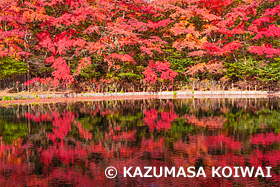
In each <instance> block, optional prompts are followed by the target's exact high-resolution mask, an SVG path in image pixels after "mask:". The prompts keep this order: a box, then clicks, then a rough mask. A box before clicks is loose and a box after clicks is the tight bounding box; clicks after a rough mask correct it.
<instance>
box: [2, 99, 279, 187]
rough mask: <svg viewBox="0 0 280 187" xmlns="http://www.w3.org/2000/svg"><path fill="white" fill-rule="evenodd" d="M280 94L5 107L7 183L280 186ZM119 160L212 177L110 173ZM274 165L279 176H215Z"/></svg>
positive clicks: (124, 163)
mask: <svg viewBox="0 0 280 187" xmlns="http://www.w3.org/2000/svg"><path fill="white" fill-rule="evenodd" d="M279 108H280V100H279V99H277V98H268V99H174V100H134V101H133V100H130V101H128V100H123V101H102V102H78V103H75V104H69V103H56V104H41V105H13V106H6V107H1V108H0V114H1V116H0V136H1V139H0V143H1V145H0V159H1V165H0V185H1V186H4V185H5V186H6V185H7V184H8V185H9V186H48V185H49V186H51V185H56V186H57V185H58V186H64V185H66V186H93V185H94V186H104V185H106V186H147V185H149V186H151V185H152V186H170V185H174V186H182V185H194V186H200V185H204V186H236V185H237V186H243V185H247V186H257V185H266V186H268V185H271V186H272V185H275V186H279V185H280V173H279V168H280V122H279V119H280V111H279ZM108 166H115V167H116V168H117V169H118V170H119V171H120V172H122V168H123V167H124V166H143V167H144V166H176V167H180V166H183V167H189V166H195V167H199V166H203V167H204V169H205V172H206V176H207V177H205V178H204V177H199V178H183V177H179V178H171V177H162V178H158V179H157V178H137V177H136V178H123V177H122V175H121V174H120V175H118V176H117V177H116V178H115V179H107V178H106V177H105V174H104V170H105V168H106V167H108ZM212 166H216V167H217V166H230V167H234V166H254V167H258V166H262V167H265V166H272V167H273V168H272V178H261V177H259V178H249V177H247V178H243V177H241V178H212V177H211V167H212Z"/></svg>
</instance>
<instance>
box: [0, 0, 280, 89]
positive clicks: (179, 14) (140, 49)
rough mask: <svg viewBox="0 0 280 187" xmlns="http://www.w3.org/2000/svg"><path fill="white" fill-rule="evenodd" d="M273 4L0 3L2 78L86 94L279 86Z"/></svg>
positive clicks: (277, 9) (264, 0)
mask: <svg viewBox="0 0 280 187" xmlns="http://www.w3.org/2000/svg"><path fill="white" fill-rule="evenodd" d="M279 14H280V1H279V0H256V1H252V0H244V1H242V0H195V1H194V0H180V1H179V0H169V1H168V0H154V1H147V0H2V1H1V2H0V79H7V78H11V77H15V76H17V75H22V74H26V76H27V79H28V80H27V81H26V82H25V83H24V85H25V86H28V87H29V88H30V89H33V90H37V91H39V90H41V91H47V90H68V89H73V90H78V91H79V90H80V91H93V92H105V91H107V92H124V91H162V90H179V89H181V90H186V89H190V90H198V89H199V90H217V89H220V90H227V89H232V88H233V87H235V88H237V89H243V90H245V89H246V90H247V89H249V90H250V89H252V90H253V89H257V90H263V89H269V90H273V89H274V90H277V89H279V87H280V85H279V84H280V57H279V56H280V44H279V37H280V26H279V25H280V16H279Z"/></svg>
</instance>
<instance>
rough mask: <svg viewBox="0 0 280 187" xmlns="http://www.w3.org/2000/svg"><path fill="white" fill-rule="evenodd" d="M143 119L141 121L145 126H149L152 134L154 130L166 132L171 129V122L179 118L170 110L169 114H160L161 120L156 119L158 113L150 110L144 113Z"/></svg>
mask: <svg viewBox="0 0 280 187" xmlns="http://www.w3.org/2000/svg"><path fill="white" fill-rule="evenodd" d="M144 115H145V117H144V118H143V121H144V122H145V124H147V125H149V127H150V131H151V132H153V131H154V129H157V130H162V129H164V130H168V129H170V128H171V122H172V121H174V120H175V119H177V118H178V117H179V115H177V114H176V113H175V112H173V111H172V110H170V111H169V112H161V113H160V115H161V119H158V113H157V111H156V110H155V109H150V110H148V111H144ZM157 119H158V120H157Z"/></svg>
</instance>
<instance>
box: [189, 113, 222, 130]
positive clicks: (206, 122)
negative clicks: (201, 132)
mask: <svg viewBox="0 0 280 187" xmlns="http://www.w3.org/2000/svg"><path fill="white" fill-rule="evenodd" d="M185 119H186V122H187V123H191V124H194V125H197V126H200V127H208V128H223V126H224V123H225V122H226V118H224V117H223V116H220V117H218V116H214V117H202V118H201V119H199V118H198V117H196V116H195V115H185Z"/></svg>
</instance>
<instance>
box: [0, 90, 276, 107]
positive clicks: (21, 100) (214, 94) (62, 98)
mask: <svg viewBox="0 0 280 187" xmlns="http://www.w3.org/2000/svg"><path fill="white" fill-rule="evenodd" d="M3 97H6V99H5V100H2V98H3ZM7 97H10V98H13V99H12V100H8V99H7ZM268 97H280V92H268V91H170V92H167V91H165V92H126V93H78V94H77V93H52V94H37V95H36V94H28V95H27V94H25V95H24V94H17V95H15V94H13V95H7V96H3V95H2V96H0V105H5V104H31V103H57V102H76V101H103V100H123V99H125V100H134V99H136V100H139V99H183V98H186V99H187V98H209V99H210V98H213V99H214V98H268Z"/></svg>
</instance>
